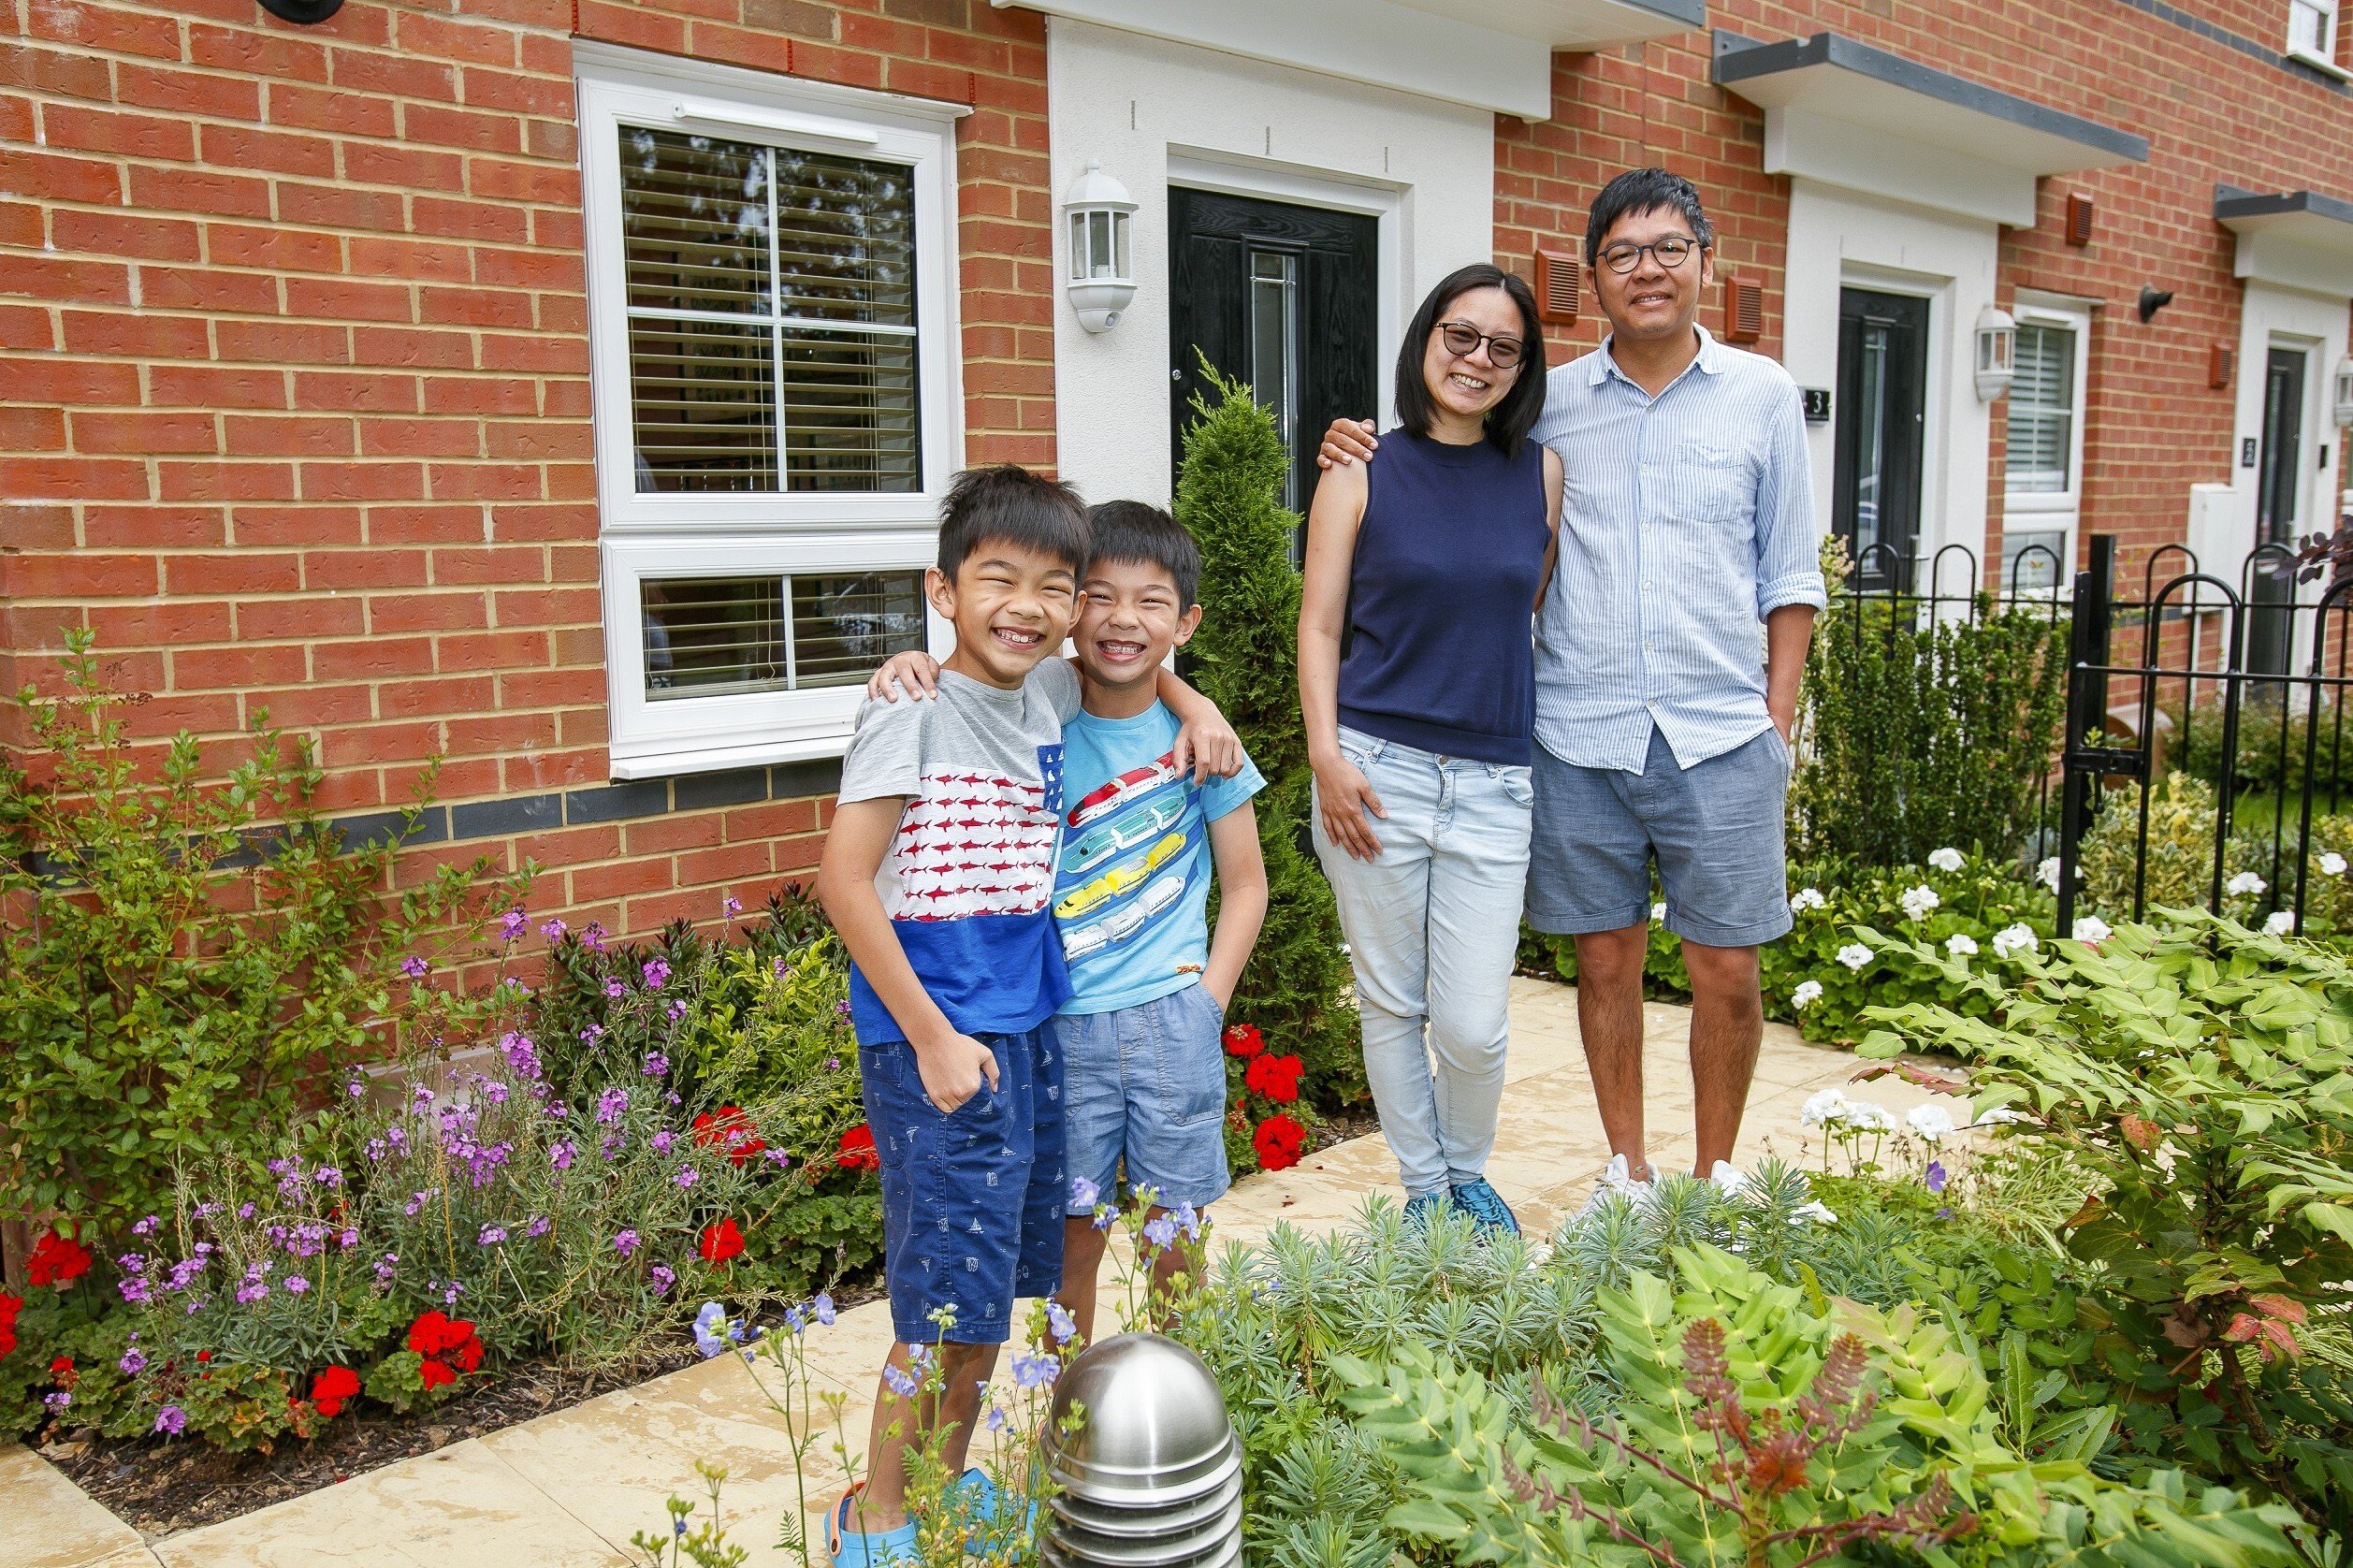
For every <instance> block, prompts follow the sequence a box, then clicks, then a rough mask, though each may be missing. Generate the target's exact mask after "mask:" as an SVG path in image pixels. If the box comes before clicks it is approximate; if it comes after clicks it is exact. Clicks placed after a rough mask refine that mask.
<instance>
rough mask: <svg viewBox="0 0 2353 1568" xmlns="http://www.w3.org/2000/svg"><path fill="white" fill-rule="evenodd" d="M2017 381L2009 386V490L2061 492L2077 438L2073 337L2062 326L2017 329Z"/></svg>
mask: <svg viewBox="0 0 2353 1568" xmlns="http://www.w3.org/2000/svg"><path fill="white" fill-rule="evenodd" d="M2016 365H2017V368H2018V377H2017V379H2016V380H2015V381H2013V382H2012V383H2011V385H2010V419H2009V436H2010V455H2009V457H2008V459H2007V469H2008V472H2007V473H2006V475H2005V479H2006V481H2007V484H2008V486H2009V488H2011V489H2012V490H2015V491H2021V492H2024V493H2027V494H2040V495H2061V494H2065V493H2066V490H2067V487H2068V484H2067V478H2068V456H2069V453H2070V450H2071V449H2072V447H2073V445H2074V440H2075V333H2074V331H2073V329H2071V328H2070V327H2038V326H2034V325H2031V324H2029V325H2026V326H2022V327H2019V328H2018V354H2017V359H2016Z"/></svg>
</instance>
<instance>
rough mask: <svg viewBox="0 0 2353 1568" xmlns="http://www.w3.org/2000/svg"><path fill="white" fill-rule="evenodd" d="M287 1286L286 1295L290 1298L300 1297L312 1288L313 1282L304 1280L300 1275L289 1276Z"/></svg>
mask: <svg viewBox="0 0 2353 1568" xmlns="http://www.w3.org/2000/svg"><path fill="white" fill-rule="evenodd" d="M285 1284H286V1294H287V1295H289V1296H299V1295H301V1294H302V1293H303V1292H304V1291H306V1290H308V1289H310V1288H311V1282H310V1281H309V1280H306V1279H304V1278H303V1277H302V1276H301V1275H300V1274H288V1275H287V1276H286V1281H285Z"/></svg>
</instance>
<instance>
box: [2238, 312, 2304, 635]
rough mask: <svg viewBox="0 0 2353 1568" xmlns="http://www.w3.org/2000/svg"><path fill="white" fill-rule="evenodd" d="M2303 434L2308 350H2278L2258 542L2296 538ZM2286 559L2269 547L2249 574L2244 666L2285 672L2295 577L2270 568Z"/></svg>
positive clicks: (2266, 419) (2271, 367) (2267, 386)
mask: <svg viewBox="0 0 2353 1568" xmlns="http://www.w3.org/2000/svg"><path fill="white" fill-rule="evenodd" d="M2303 432H2304V351H2303V350H2302V349H2300V348H2275V349H2273V350H2272V354H2271V358H2270V359H2269V360H2268V361H2267V362H2266V363H2265V365H2264V367H2263V445H2262V452H2261V456H2260V457H2259V463H2260V465H2261V466H2260V467H2259V468H2258V469H2257V470H2256V486H2255V534H2256V538H2255V542H2256V543H2257V544H2294V543H2295V542H2296V524H2297V520H2298V519H2297V492H2298V491H2299V490H2301V489H2302V487H2303V477H2304V468H2303V461H2302V452H2303ZM2285 559H2287V557H2286V556H2285V555H2283V554H2281V553H2280V552H2278V551H2275V550H2273V551H2266V552H2265V553H2264V556H2263V557H2262V558H2260V559H2258V560H2257V562H2256V566H2255V570H2254V571H2252V572H2250V573H2247V579H2248V580H2247V632H2246V636H2247V651H2246V667H2247V668H2248V669H2249V670H2253V671H2257V672H2259V673H2260V674H2263V675H2285V674H2287V672H2288V651H2289V649H2290V647H2291V646H2293V644H2294V640H2295V639H2294V635H2293V633H2294V632H2295V617H2296V610H2295V601H2296V591H2295V579H2294V577H2292V576H2290V575H2287V574H2283V573H2274V572H2273V571H2271V570H2270V568H2271V567H2272V566H2273V565H2274V564H2276V563H2277V562H2279V561H2284V560H2285Z"/></svg>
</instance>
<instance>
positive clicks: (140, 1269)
mask: <svg viewBox="0 0 2353 1568" xmlns="http://www.w3.org/2000/svg"><path fill="white" fill-rule="evenodd" d="M114 1266H115V1267H116V1268H117V1269H120V1270H123V1272H124V1273H126V1274H144V1273H145V1272H147V1259H145V1258H143V1257H141V1256H139V1255H138V1254H137V1253H135V1252H126V1253H124V1254H123V1256H120V1257H118V1258H116V1259H115V1260H114Z"/></svg>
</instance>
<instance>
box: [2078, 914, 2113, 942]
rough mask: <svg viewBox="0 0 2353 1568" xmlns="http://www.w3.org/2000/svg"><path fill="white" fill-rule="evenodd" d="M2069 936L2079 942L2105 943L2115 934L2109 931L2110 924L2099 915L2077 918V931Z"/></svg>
mask: <svg viewBox="0 0 2353 1568" xmlns="http://www.w3.org/2000/svg"><path fill="white" fill-rule="evenodd" d="M2068 935H2070V936H2073V937H2074V938H2075V939H2076V940H2077V941H2079V942H2104V941H2106V940H2107V939H2108V938H2109V937H2111V936H2114V935H2115V933H2114V932H2113V931H2111V930H2109V929H2108V922H2106V921H2104V920H2101V919H2100V918H2099V916H2098V915H2080V916H2078V917H2077V918H2076V921H2075V929H2074V930H2073V931H2071V932H2070V933H2069V934H2068Z"/></svg>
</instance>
